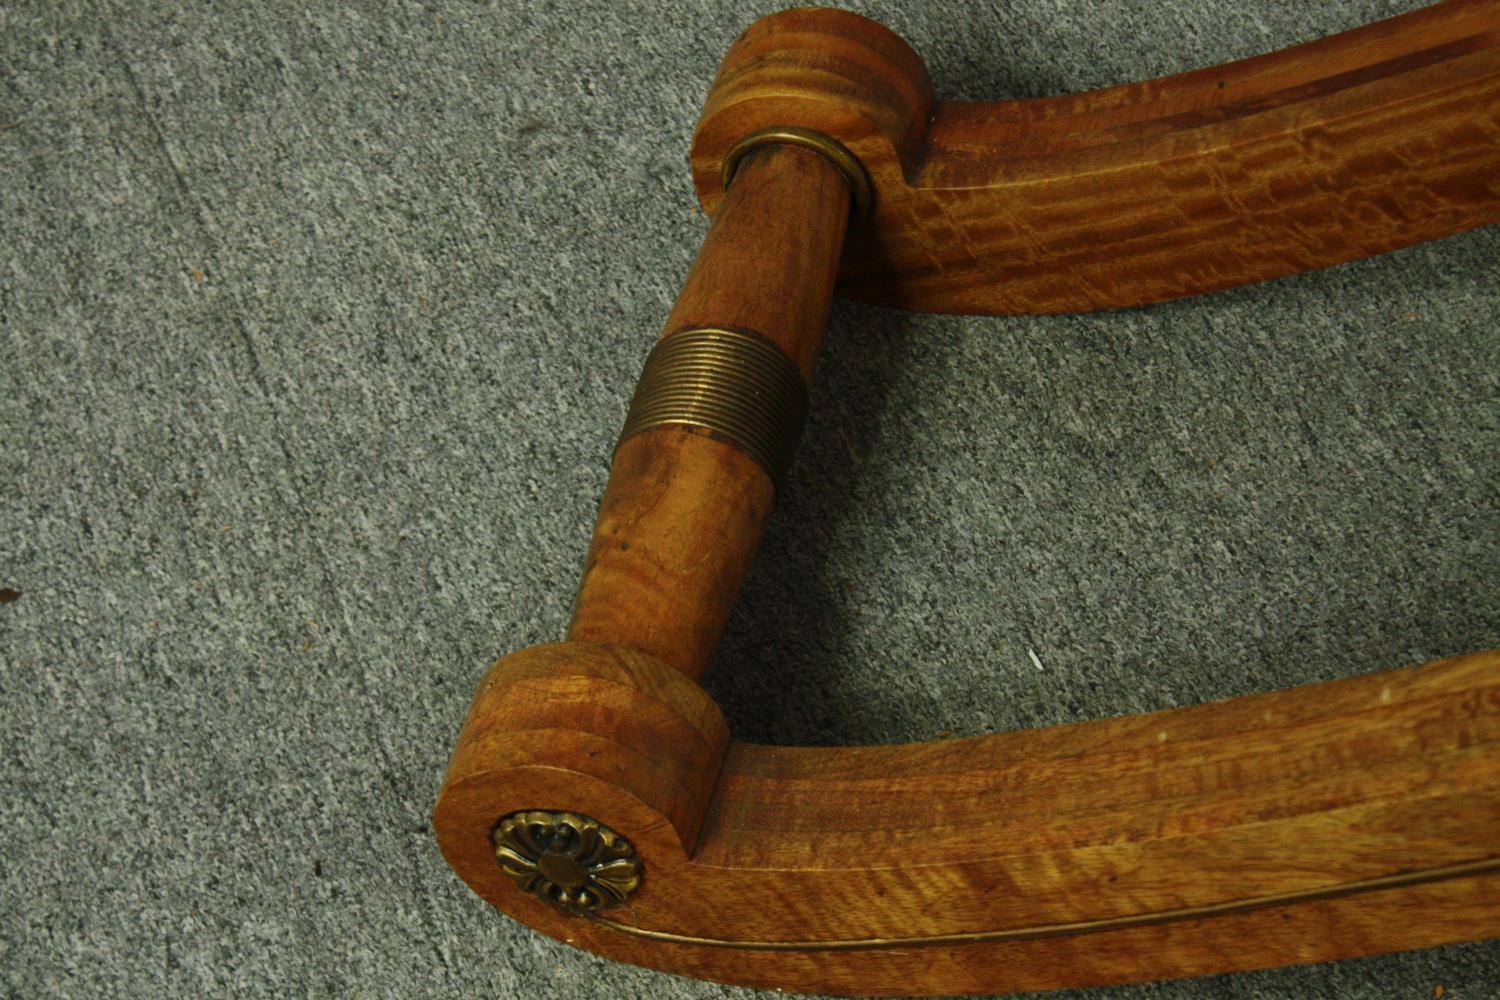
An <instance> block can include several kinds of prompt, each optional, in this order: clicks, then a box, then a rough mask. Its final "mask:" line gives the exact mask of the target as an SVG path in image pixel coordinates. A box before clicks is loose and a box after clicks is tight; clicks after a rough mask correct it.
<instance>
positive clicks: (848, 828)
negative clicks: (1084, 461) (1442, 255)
mask: <svg viewBox="0 0 1500 1000" xmlns="http://www.w3.org/2000/svg"><path fill="white" fill-rule="evenodd" d="M691 163H692V170H693V177H694V182H695V185H696V186H697V190H698V194H699V197H700V200H701V201H702V202H703V204H704V206H705V208H707V209H708V210H709V211H710V212H711V213H712V216H713V225H712V227H711V228H710V230H709V232H708V235H707V237H706V239H705V241H704V244H703V248H702V250H701V251H700V252H699V255H698V258H697V261H696V263H695V264H694V266H693V268H692V271H691V272H690V273H689V275H688V277H687V279H686V282H685V284H684V287H683V290H682V293H681V296H680V297H679V298H678V300H677V303H676V304H675V306H674V307H673V309H672V312H671V314H670V315H669V317H668V319H667V322H666V324H665V326H664V329H663V335H664V339H663V341H662V344H663V346H662V347H659V348H658V349H657V350H656V351H655V352H653V355H652V359H651V361H650V364H649V365H648V370H647V378H646V381H645V383H644V384H643V386H642V389H641V391H640V392H638V393H637V397H636V400H635V403H634V404H633V409H632V413H631V415H630V416H629V418H628V419H627V422H626V426H627V433H625V434H624V435H622V437H621V439H620V441H619V443H618V445H617V447H616V450H615V453H614V458H613V462H612V466H611V471H610V479H609V484H608V486H607V488H606V490H605V494H604V497H603V499H602V501H601V504H600V510H599V518H598V523H597V525H596V528H595V532H594V538H593V542H592V544H591V546H590V549H589V553H588V557H587V561H586V563H585V569H584V573H583V580H582V583H581V585H580V587H579V591H578V595H577V598H576V601H575V604H574V612H573V619H572V622H571V624H570V626H569V630H568V635H567V641H565V642H562V643H558V644H554V645H547V646H540V647H534V648H531V649H526V650H522V651H520V652H517V653H513V654H511V655H509V656H506V657H505V658H503V659H501V660H500V661H499V662H497V663H496V664H495V665H494V666H492V667H491V668H490V670H489V672H488V673H487V675H486V676H485V678H484V680H483V681H482V682H481V684H480V685H479V689H478V691H477V693H476V695H475V699H474V704H473V707H472V708H471V710H470V713H469V717H468V720H467V721H466V723H465V725H464V728H463V731H462V733H461V734H460V736H459V739H458V742H457V745H456V747H455V750H454V754H453V758H452V761H451V763H450V765H449V768H448V772H447V776H446V778H445V781H444V784H443V789H442V792H441V793H440V796H439V799H438V803H437V805H436V808H435V810H434V814H433V822H434V829H435V830H436V833H437V837H438V841H439V844H440V846H441V848H442V851H443V854H444V856H445V857H446V858H447V859H448V861H449V863H450V864H452V866H453V867H454V869H455V870H456V871H457V873H458V874H459V875H460V877H461V878H462V879H463V880H464V881H465V882H466V883H468V884H469V885H470V886H471V887H472V888H473V889H474V890H475V891H476V892H477V893H479V894H480V895H481V896H483V897H484V898H485V899H487V900H489V901H490V902H492V903H493V904H494V905H495V906H497V907H499V908H500V909H502V910H503V911H505V912H506V913H508V914H509V915H511V916H513V917H514V918H516V919H517V920H520V921H522V922H524V923H526V924H529V925H530V926H532V927H535V928H537V929H539V930H541V931H543V932H544V933H547V934H550V935H552V936H554V937H557V938H560V939H563V940H566V941H568V942H570V943H573V944H576V945H578V946H580V947H583V948H587V949H589V950H591V951H595V952H597V953H600V954H602V955H606V956H608V957H611V958H614V959H617V960H620V961H626V962H633V963H637V964H641V965H647V966H651V967H654V968H659V969H664V970H667V971H672V972H680V973H684V974H688V975H695V976H700V977H703V978H709V979H715V980H720V981H726V982H734V983H740V984H745V985H751V986H762V987H772V988H779V989H789V990H801V991H807V992H823V993H843V994H886V995H889V994H900V995H910V994H958V993H997V992H1005V991H1022V990H1041V989H1051V988H1060V987H1070V986H1083V985H1095V984H1104V983H1117V982H1129V981H1139V980H1149V979H1165V978H1174V977H1183V976H1193V975H1204V974H1210V973H1220V972H1228V971H1235V970H1241V969H1255V968H1265V967H1268V966H1274V965H1284V964H1292V963H1302V962H1316V961H1327V960H1331V959H1338V958H1346V957H1353V956H1358V955H1369V954H1376V953H1380V952H1386V951H1394V950H1400V949H1410V948H1421V947H1429V946H1433V945H1438V944H1444V943H1450V942H1456V941H1468V940H1477V939H1481V938H1488V937H1496V936H1500V839H1497V832H1496V831H1497V830H1500V650H1495V651H1490V652H1479V653H1472V654H1470V655H1467V656H1459V657H1454V658H1452V659H1448V660H1443V661H1439V662H1434V663H1429V664H1426V665H1423V666H1415V667H1406V668H1403V669H1397V670H1384V671H1381V672H1376V673H1370V674H1364V675H1361V676H1356V677H1350V678H1347V679H1344V680H1339V681H1333V682H1329V683H1325V684H1317V685H1310V686H1306V687H1302V688H1295V689H1291V690H1287V691H1276V692H1271V693H1268V694H1262V695H1255V696H1251V697H1246V698H1240V699H1235V700H1231V701H1225V702H1215V703H1211V704H1205V705H1198V706H1191V707H1187V708H1180V709H1172V710H1169V711H1165V712H1157V713H1152V714H1148V715H1141V716H1130V717H1122V718H1116V719H1104V720H1098V721H1092V722H1084V723H1077V724H1072V725H1066V726H1059V727H1053V728H1049V729H1041V730H1034V731H1029V732H1018V733H996V734H992V735H988V736H983V737H977V738H974V739H968V740H948V741H940V742H934V743H916V744H910V745H905V746H886V747H819V748H801V747H769V746H757V745H754V744H749V743H745V742H740V741H734V740H732V739H731V738H730V734H729V732H728V729H727V726H726V725H725V721H724V718H723V715H722V713H721V712H720V711H719V708H718V706H717V705H716V704H714V702H713V699H712V698H711V697H709V695H708V694H707V693H706V692H705V691H704V689H703V688H702V687H701V686H699V684H698V683H697V682H698V678H699V677H700V676H701V675H702V673H703V671H704V670H705V669H706V668H707V665H708V662H709V660H710V658H711V656H712V653H713V649H714V646H715V644H716V643H717V641H718V639H719V636H720V634H721V633H722V630H723V628H724V624H725V621H726V620H727V617H728V615H729V613H730V609H731V607H732V605H733V604H734V601H735V599H736V597H737V596H738V593H739V589H740V586H741V583H742V582H743V580H744V577H745V574H746V572H747V571H748V568H749V565H750V561H751V558H752V556H753V553H754V550H755V548H756V545H757V544H758V541H759V538H760V536H761V532H762V531H763V529H764V527H765V524H766V520H767V518H768V517H769V516H770V513H771V511H772V509H773V507H774V503H775V497H776V489H777V485H778V479H779V474H780V472H781V470H782V469H783V468H784V466H785V461H786V456H787V455H788V454H789V453H790V449H791V445H792V438H793V437H794V436H795V434H796V432H797V430H798V427H799V425H800V423H801V419H802V415H803V412H804V407H805V392H806V386H807V384H808V383H810V381H811V378H812V372H813V367H814V362H815V359H816V356H817V351H818V347H819V344H820V340H821V337H822V334H823V328H824V325H825V322H826V318H827V312H828V306H829V302H830V300H831V298H832V296H833V294H834V293H835V291H837V292H838V293H839V294H842V295H846V296H850V297H854V298H861V299H867V300H870V301H876V302H881V303H885V304H889V305H894V306H899V307H902V308H908V309H922V310H932V311H946V312H969V313H981V314H998V313H1012V312H1027V313H1053V312H1063V311H1071V310H1084V309H1097V308H1108V307H1115V306H1126V305H1141V304H1146V303H1151V302H1157V301H1162V300H1165V299H1170V298H1175V297H1181V296H1186V295H1194V294H1198V293H1202V292H1207V291H1212V290H1215V289H1219V288H1226V287H1230V286H1233V285H1238V284H1243V283H1246V282H1251V281H1259V280H1263V279H1266V278H1271V277H1276V276H1279V275H1286V274H1293V273H1297V272H1301V271H1306V270H1308V269H1311V268H1316V267H1324V266H1328V265H1330V264H1335V263H1339V262H1341V261H1345V260H1353V259H1356V258H1359V257H1364V256H1368V255H1370V254H1374V253H1379V252H1383V251H1386V250H1391V249H1395V248H1397V247H1400V246H1407V245H1410V244H1413V243H1417V242H1421V241H1423V240H1429V239H1435V238H1438V237H1441V236H1445V235H1449V234H1451V233H1457V232H1460V231H1463V230H1466V229H1470V228H1473V227H1475V226H1480V225H1486V224H1491V223H1494V222H1497V221H1500V0H1450V2H1447V3H1442V4H1438V5H1436V6H1434V7H1431V8H1428V9H1426V10H1421V11H1417V12H1415V13H1412V14H1408V15H1404V16H1402V17H1398V18H1393V19H1391V20H1388V21H1382V22H1378V23H1376V24H1372V25H1368V26H1366V27H1364V28H1360V29H1357V30H1355V31H1352V32H1348V33H1345V34H1342V35H1337V36H1334V37H1332V38H1327V39H1323V40H1321V41H1318V42H1313V43H1310V44H1308V45H1303V46H1298V47H1295V48H1292V49H1288V50H1285V51H1282V52H1277V53H1272V54H1269V55H1266V56H1261V57H1257V58H1255V59H1249V60H1245V61H1243V62H1237V63H1232V64H1227V65H1224V66H1217V67H1211V68H1209V69H1204V70H1199V71H1195V72H1191V73H1185V74H1181V75H1179V76H1175V77H1170V78H1166V79H1162V80H1153V81H1147V82H1143V83H1137V84H1129V85H1126V86H1122V87H1115V88H1111V89H1108V90H1104V91H1099V92H1095V93H1090V94H1079V95H1069V96H1064V97H1056V98H1046V99H1041V100H1036V101H1020V102H1000V103H993V104H984V103H970V102H944V101H939V100H937V99H936V97H935V96H934V95H933V92H932V89H931V85H930V82H929V80H928V77H927V71H926V68H925V67H924V66H923V64H922V61H921V59H920V58H919V57H918V56H917V55H916V54H915V53H914V52H912V50H911V49H910V48H909V47H908V46H907V45H906V44H905V43H904V42H903V41H902V40H901V39H900V38H898V37H897V36H896V35H894V34H892V33H891V32H890V31H888V30H886V29H885V28H883V27H881V26H880V25H878V24H875V23H874V22H871V21H868V20H866V19H864V18H861V17H859V16H857V15H853V14H849V13H846V12H839V11H829V10H818V9H799V10H794V11H787V12H784V13H781V14H776V15H773V16H771V17H768V18H765V19H763V20H761V21H759V22H757V23H756V24H754V25H752V26H751V27H750V28H749V29H748V30H747V31H746V32H745V33H744V34H742V35H741V36H740V37H739V38H738V39H736V40H735V42H734V44H733V45H732V46H731V48H730V50H729V53H728V55H727V56H726V57H725V60H724V62H723V64H722V65H721V66H720V69H719V72H718V74H717V76H716V77H715V79H714V83H713V86H712V88H711V90H710V92H709V95H708V99H707V102H706V104H705V108H704V113H703V117H702V119H701V120H700V123H699V126H698V130H697V133H696V135H695V137H694V141H693V148H692V155H691ZM726 180H727V182H728V183H727V189H726ZM674 338H681V339H674ZM798 380H800V383H799V381H798ZM1378 666H1380V665H1379V664H1372V665H1371V667H1372V668H1375V667H1378ZM540 807H546V808H549V809H557V810H562V811H560V812H545V811H543V810H542V808H540ZM594 818H596V819H594ZM605 824H607V826H606V825H605ZM616 831H618V833H616ZM622 835H623V836H622ZM626 838H628V839H626ZM643 872H649V876H648V877H643V876H642V873H643ZM612 903H613V904H615V905H614V907H613V908H611V907H610V904H612ZM621 903H623V904H624V905H620V904H621ZM580 915H581V916H582V917H584V918H585V919H579V917H580Z"/></svg>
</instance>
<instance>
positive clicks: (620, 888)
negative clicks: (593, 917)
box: [494, 809, 641, 913]
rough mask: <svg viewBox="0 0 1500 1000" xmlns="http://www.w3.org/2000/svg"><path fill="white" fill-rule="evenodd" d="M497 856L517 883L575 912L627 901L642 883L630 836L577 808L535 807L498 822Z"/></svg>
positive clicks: (544, 898) (593, 910) (524, 888)
mask: <svg viewBox="0 0 1500 1000" xmlns="http://www.w3.org/2000/svg"><path fill="white" fill-rule="evenodd" d="M494 840H495V859H496V860H497V861H499V863H500V867H501V869H502V870H503V871H504V872H505V874H507V875H509V876H510V877H511V878H512V879H514V880H515V883H516V885H518V886H520V887H521V888H522V889H523V890H524V891H526V892H529V893H531V894H532V895H534V896H536V897H537V898H539V899H543V900H546V901H547V902H549V903H552V904H553V905H554V906H558V907H561V908H562V909H564V910H569V911H571V912H574V913H594V912H597V911H599V910H602V909H605V908H607V907H610V906H615V905H618V904H620V903H623V902H625V900H627V899H629V898H630V894H631V893H633V892H635V890H636V889H637V888H639V887H640V884H641V862H640V859H638V858H637V857H636V856H635V848H633V847H631V846H630V841H628V840H626V839H625V838H624V837H622V836H620V835H619V834H618V833H616V832H615V831H613V830H611V829H610V828H609V827H607V826H605V825H603V824H602V823H600V822H599V821H598V820H594V819H590V818H588V817H587V816H580V815H578V814H577V813H568V812H549V811H546V810H540V809H531V810H527V811H525V812H518V813H512V814H510V815H509V816H506V817H505V818H504V819H502V820H501V821H500V822H499V823H497V824H496V825H495V833H494Z"/></svg>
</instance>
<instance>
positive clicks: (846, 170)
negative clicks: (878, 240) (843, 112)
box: [723, 125, 875, 219]
mask: <svg viewBox="0 0 1500 1000" xmlns="http://www.w3.org/2000/svg"><path fill="white" fill-rule="evenodd" d="M778 145H780V146H801V147H802V148H804V149H811V150H813V151H814V152H817V153H821V154H822V155H823V157H824V158H825V159H826V160H828V162H830V163H832V164H833V165H834V167H836V168H837V169H838V172H839V173H841V174H843V175H844V181H845V182H846V183H847V184H848V185H849V197H850V198H851V199H853V203H854V204H853V206H852V207H853V211H852V212H851V213H850V215H851V216H852V217H853V218H856V219H862V218H864V217H865V216H867V215H869V214H870V205H871V204H873V203H874V201H875V187H874V185H873V184H871V183H870V175H869V174H868V173H866V172H865V165H864V164H863V163H860V162H859V157H857V156H855V155H854V154H853V153H851V152H849V150H848V149H847V148H846V147H845V146H844V144H843V143H841V142H839V141H838V140H837V139H835V138H833V137H832V136H828V135H824V134H823V133H822V132H815V131H813V130H812V129H810V128H801V127H799V126H796V125H772V126H771V127H770V128H762V129H756V130H755V131H754V132H751V133H750V134H749V135H747V136H745V137H744V138H743V139H741V140H740V141H739V142H737V143H735V144H734V148H733V149H731V150H730V151H729V152H728V153H727V154H725V156H724V167H723V182H724V190H725V191H728V190H729V182H730V181H732V180H734V172H735V171H736V170H738V169H739V166H740V161H741V160H743V159H744V158H745V156H746V154H748V153H749V152H750V151H751V150H752V149H759V148H760V147H762V146H778Z"/></svg>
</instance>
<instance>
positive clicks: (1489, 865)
mask: <svg viewBox="0 0 1500 1000" xmlns="http://www.w3.org/2000/svg"><path fill="white" fill-rule="evenodd" d="M1497 872H1500V857H1493V858H1485V859H1484V860H1482V861H1467V862H1464V863H1462V864H1456V865H1446V866H1443V867H1440V868H1427V869H1422V870H1419V871H1411V872H1397V873H1396V874H1394V875H1382V876H1379V877H1377V878H1370V879H1362V880H1360V881H1357V882H1345V883H1343V884H1341V885H1336V886H1327V887H1324V888H1321V889H1303V890H1300V891H1297V892H1282V893H1275V894H1273V895H1269V896H1256V897H1253V898H1251V899H1236V900H1230V901H1228V902H1224V903H1210V904H1208V905H1206V906H1185V907H1182V908H1180V909H1175V910H1158V911H1156V912H1154V913H1132V914H1129V915H1126V916H1122V917H1104V918H1102V919H1098V920H1079V921H1075V922H1072V923H1062V924H1039V925H1036V926H1032V927H1010V928H1006V929H1004V930H994V931H968V932H963V933H958V934H934V935H931V936H929V937H902V938H849V939H844V940H837V939H836V940H831V941H732V940H725V939H722V938H701V937H693V936H691V935H688V934H673V933H671V932H670V931H653V930H648V929H646V928H644V927H632V926H631V925H629V924H622V923H617V922H616V921H614V920H610V919H608V918H607V917H601V916H598V915H597V914H586V915H585V916H587V918H588V919H589V920H591V921H593V922H594V923H596V924H599V925H600V926H602V927H606V928H608V929H609V930H612V931H619V932H620V933H622V934H629V935H631V936H632V937H639V938H646V939H648V940H651V941H662V942H666V943H670V944H686V945H696V946H698V947H703V948H729V949H738V950H742V951H874V950H878V949H881V948H922V947H933V946H941V945H965V944H985V943H989V942H995V941H1032V940H1036V939H1039V938H1051V937H1067V936H1070V935H1078V934H1099V933H1102V932H1104V931H1119V930H1129V929H1130V928H1133V927H1150V926H1153V925H1155V924H1168V923H1177V922H1179V921H1183V920H1203V919H1206V918H1209V917H1224V916H1229V915H1231V914H1235V913H1244V912H1246V911H1249V910H1261V909H1267V908H1269V907H1274V906H1290V905H1293V904H1296V903H1313V902H1319V901H1321V900H1326V899H1339V898H1341V897H1344V896H1354V895H1359V894H1362V893H1366V892H1380V891H1382V890H1387V889H1405V888H1409V887H1411V886H1417V885H1426V884H1428V883H1431V882H1443V881H1447V880H1449V879H1455V878H1472V877H1474V876H1476V875H1491V874H1495V873H1497Z"/></svg>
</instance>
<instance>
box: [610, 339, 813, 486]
mask: <svg viewBox="0 0 1500 1000" xmlns="http://www.w3.org/2000/svg"><path fill="white" fill-rule="evenodd" d="M806 418H807V386H806V385H805V384H803V381H802V373H801V372H800V371H798V370H797V366H796V364H794V363H793V362H792V359H791V358H789V357H787V356H786V354H784V353H783V352H782V350H781V349H780V348H779V347H777V346H776V345H775V344H774V343H772V342H771V341H770V340H769V339H767V338H766V337H763V336H761V335H760V334H758V333H750V332H747V331H742V330H724V329H717V328H713V327H698V328H692V329H687V330H681V331H679V332H677V333H671V334H668V335H667V336H665V337H663V338H661V339H660V340H658V341H657V342H656V346H655V347H653V348H652V349H651V353H650V354H649V355H647V356H646V365H645V369H644V370H643V371H642V372H641V381H640V384H639V385H637V386H636V390H635V398H634V399H632V400H631V403H630V412H629V413H628V414H627V415H626V417H625V428H624V430H622V431H621V432H620V441H624V440H625V439H626V438H629V437H631V436H633V435H636V434H639V433H641V432H642V431H645V430H649V429H650V428H653V427H661V426H663V425H668V424H677V425H682V426H687V427H700V428H703V429H705V430H708V431H711V432H712V433H713V434H715V435H717V436H718V437H720V438H721V439H723V440H725V441H728V442H729V443H730V444H732V445H734V446H735V447H737V448H739V449H740V450H741V451H743V452H745V453H746V454H748V455H749V456H750V457H751V458H753V459H755V461H756V462H758V463H760V466H761V467H762V468H763V469H765V470H766V473H767V474H768V475H769V476H770V477H771V482H772V483H773V484H775V485H776V487H777V488H778V489H779V488H780V486H781V481H782V478H783V477H784V476H785V475H786V470H787V467H788V466H789V465H790V464H791V461H792V452H793V451H794V450H795V449H796V447H797V437H798V436H799V435H800V434H801V433H802V423H803V421H804V420H805V419H806ZM615 448H616V449H618V448H619V444H618V443H616V445H615Z"/></svg>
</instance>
